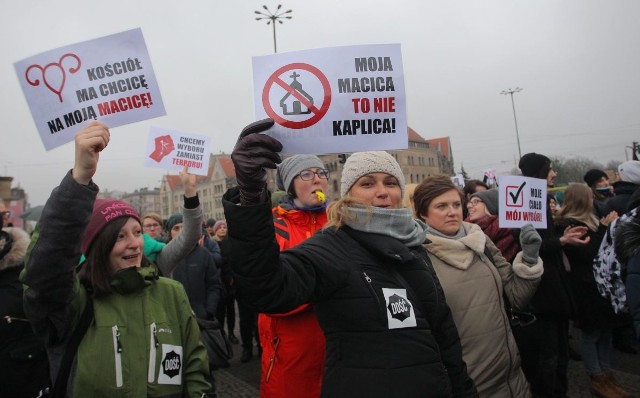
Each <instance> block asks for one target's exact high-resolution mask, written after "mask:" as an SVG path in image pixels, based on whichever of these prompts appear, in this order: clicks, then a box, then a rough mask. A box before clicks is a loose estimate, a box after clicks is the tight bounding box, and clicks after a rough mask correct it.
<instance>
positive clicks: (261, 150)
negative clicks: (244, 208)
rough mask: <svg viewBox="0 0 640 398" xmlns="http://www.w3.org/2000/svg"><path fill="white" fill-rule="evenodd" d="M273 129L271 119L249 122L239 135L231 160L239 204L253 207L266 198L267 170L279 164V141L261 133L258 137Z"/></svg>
mask: <svg viewBox="0 0 640 398" xmlns="http://www.w3.org/2000/svg"><path fill="white" fill-rule="evenodd" d="M271 126H273V120H272V119H263V120H259V121H257V122H253V123H251V124H250V125H248V126H247V127H245V128H244V129H242V132H241V133H240V136H239V137H238V142H237V143H236V146H235V148H233V152H232V153H231V160H232V161H233V165H234V166H235V168H236V180H237V181H238V188H240V203H241V204H243V205H245V204H257V203H263V202H266V201H267V199H268V197H267V189H266V182H267V171H266V170H265V169H264V168H265V167H268V168H270V169H275V168H276V167H277V166H276V165H277V163H280V162H281V161H282V160H281V159H280V155H278V154H277V153H276V152H280V151H281V150H282V144H281V143H280V141H278V140H276V139H275V138H273V137H270V136H268V135H265V134H259V133H261V132H263V131H266V130H268V129H270V128H271Z"/></svg>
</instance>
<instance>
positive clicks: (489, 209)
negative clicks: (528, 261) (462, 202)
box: [465, 188, 520, 263]
mask: <svg viewBox="0 0 640 398" xmlns="http://www.w3.org/2000/svg"><path fill="white" fill-rule="evenodd" d="M499 206H500V203H499V200H498V189H497V188H493V189H490V190H488V191H481V192H477V193H474V194H473V195H471V199H469V201H468V202H467V209H468V212H469V216H468V217H467V218H466V219H465V221H466V222H469V223H473V224H477V225H478V226H479V227H480V228H482V232H484V233H485V235H487V236H488V237H489V239H491V241H492V242H493V243H494V244H495V245H496V247H497V248H498V250H500V254H502V257H504V259H505V260H507V262H509V263H511V262H513V260H514V259H515V258H516V254H518V252H519V251H520V244H519V242H518V240H517V236H515V235H514V233H513V230H512V229H511V228H500V219H499V218H498V214H499V212H498V210H499Z"/></svg>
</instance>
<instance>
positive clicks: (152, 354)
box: [147, 322, 160, 383]
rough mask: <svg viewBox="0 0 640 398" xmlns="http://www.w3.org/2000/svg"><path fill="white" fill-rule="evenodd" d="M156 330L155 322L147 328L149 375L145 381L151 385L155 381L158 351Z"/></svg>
mask: <svg viewBox="0 0 640 398" xmlns="http://www.w3.org/2000/svg"><path fill="white" fill-rule="evenodd" d="M159 345H160V343H158V329H157V328H156V324H155V322H154V323H152V324H151V325H150V326H149V374H148V377H147V381H148V382H149V383H153V382H154V381H155V379H156V351H157V349H158V346H159Z"/></svg>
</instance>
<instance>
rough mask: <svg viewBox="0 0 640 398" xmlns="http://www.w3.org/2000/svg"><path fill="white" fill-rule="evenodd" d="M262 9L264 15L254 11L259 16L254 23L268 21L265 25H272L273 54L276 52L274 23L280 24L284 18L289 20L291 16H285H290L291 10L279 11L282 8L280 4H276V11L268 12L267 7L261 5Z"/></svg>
mask: <svg viewBox="0 0 640 398" xmlns="http://www.w3.org/2000/svg"><path fill="white" fill-rule="evenodd" d="M262 8H264V9H265V10H266V13H265V12H262V11H254V12H255V13H256V14H258V15H260V16H259V17H256V21H259V20H261V19H268V21H267V25H269V24H272V26H273V52H274V53H277V52H278V46H277V45H276V21H278V23H280V24H282V23H283V22H282V19H284V18H286V19H291V18H292V16H291V15H286V14H290V13H291V10H287V11H280V8H282V4H278V7H277V8H276V10H275V11H274V12H271V11H269V9H268V8H267V6H264V5H263V6H262Z"/></svg>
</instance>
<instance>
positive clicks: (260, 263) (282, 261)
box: [223, 119, 477, 398]
mask: <svg viewBox="0 0 640 398" xmlns="http://www.w3.org/2000/svg"><path fill="white" fill-rule="evenodd" d="M272 125H273V121H272V120H270V119H267V120H263V121H260V122H256V123H254V124H252V125H249V126H248V127H247V128H245V129H244V130H243V132H242V133H241V134H240V138H239V140H238V143H237V144H236V148H235V149H234V151H233V154H232V155H231V158H232V160H233V161H234V164H235V168H236V177H237V180H238V188H237V189H232V190H230V191H228V192H227V193H226V194H225V196H224V198H223V203H224V207H225V217H226V220H227V223H228V226H229V239H230V242H231V247H232V254H231V257H230V261H231V265H232V267H233V270H234V274H235V276H236V281H237V284H238V300H239V301H241V302H244V303H246V304H247V305H250V306H252V307H254V308H255V309H256V310H258V311H260V312H265V313H280V312H286V311H290V310H292V309H294V308H295V307H297V306H299V305H300V304H304V303H312V304H313V305H314V309H315V311H316V313H317V315H318V320H319V322H320V326H321V327H322V330H323V331H324V334H325V337H326V353H327V354H326V355H327V356H326V367H325V372H324V379H323V386H322V396H323V397H336V396H339V397H365V396H366V397H390V396H397V397H406V398H411V397H451V396H455V397H474V396H477V392H476V390H475V387H474V385H473V381H472V380H471V379H470V378H469V376H468V374H467V369H466V365H465V363H464V361H463V360H462V350H461V346H460V338H459V336H458V332H457V330H456V327H455V324H454V322H453V319H452V317H451V312H450V310H449V307H448V306H447V304H446V302H445V298H444V293H443V291H442V287H441V286H440V283H439V282H438V279H437V277H436V275H435V272H434V270H433V268H432V267H431V264H430V263H429V259H428V256H427V255H426V252H425V251H424V249H423V248H422V246H421V244H422V243H423V242H424V238H425V234H426V232H425V225H424V224H423V223H421V222H419V221H416V220H414V219H413V217H412V215H411V211H410V210H409V209H404V208H402V204H401V203H402V195H403V193H404V176H403V173H402V170H401V169H400V166H399V165H398V163H397V162H396V161H395V159H394V158H393V157H392V156H391V155H389V154H388V153H386V152H359V153H355V154H353V155H351V156H350V157H349V158H348V160H347V162H346V163H345V165H344V169H343V174H342V185H341V195H342V196H343V198H342V199H341V200H338V201H336V202H334V203H332V205H331V206H330V208H329V210H328V211H329V215H328V216H329V226H328V228H325V229H324V230H321V231H320V232H318V233H316V234H315V235H314V236H312V237H311V238H309V239H307V240H306V241H304V242H303V243H302V244H300V245H298V246H296V247H294V248H292V249H289V250H285V251H283V252H282V253H280V252H279V247H278V244H277V243H276V242H275V239H274V227H273V222H272V214H271V203H270V201H269V194H268V191H267V190H266V184H265V181H266V179H265V178H266V172H265V170H264V168H265V167H269V168H274V167H275V164H276V163H277V162H279V161H280V158H279V156H278V155H277V154H276V152H278V151H280V150H281V149H282V146H281V144H280V143H279V142H278V141H277V140H275V139H274V138H272V137H269V136H267V135H263V134H259V133H260V132H262V131H264V130H267V129H269V128H270V127H271V126H272ZM238 203H239V204H240V206H238V205H237V204H238Z"/></svg>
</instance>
